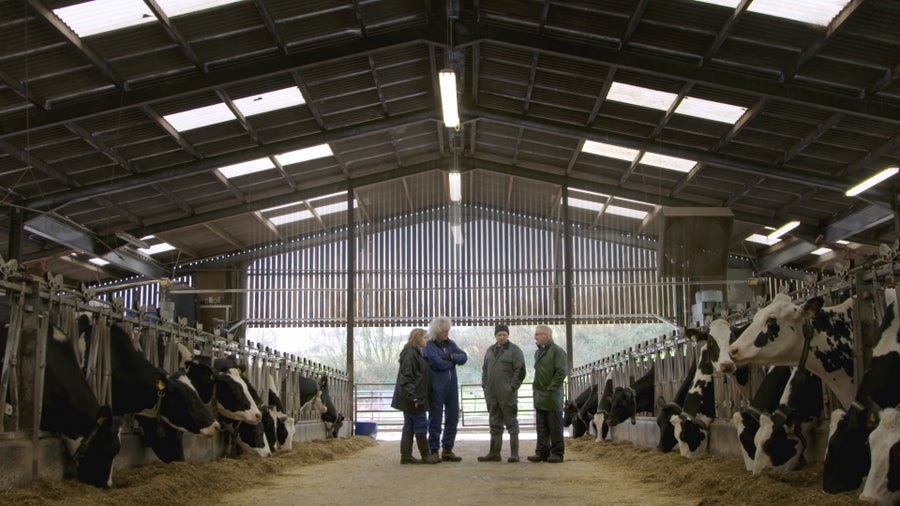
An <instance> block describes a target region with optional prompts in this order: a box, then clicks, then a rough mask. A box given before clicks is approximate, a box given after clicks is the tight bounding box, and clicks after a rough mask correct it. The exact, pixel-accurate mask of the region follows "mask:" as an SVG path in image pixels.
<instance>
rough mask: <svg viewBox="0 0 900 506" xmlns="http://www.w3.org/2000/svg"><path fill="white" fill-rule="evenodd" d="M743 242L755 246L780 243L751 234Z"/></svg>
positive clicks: (778, 240) (777, 240)
mask: <svg viewBox="0 0 900 506" xmlns="http://www.w3.org/2000/svg"><path fill="white" fill-rule="evenodd" d="M744 240H745V241H749V242H755V243H757V244H764V245H766V246H771V245H773V244H775V243H777V242H781V239H775V240H770V239H769V237H768V236H765V235H762V234H752V235H750V236H748V237H747V238H746V239H744Z"/></svg>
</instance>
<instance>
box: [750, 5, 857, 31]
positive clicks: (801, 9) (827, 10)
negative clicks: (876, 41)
mask: <svg viewBox="0 0 900 506" xmlns="http://www.w3.org/2000/svg"><path fill="white" fill-rule="evenodd" d="M849 3H850V0H753V2H752V3H750V7H747V10H748V11H749V12H756V13H759V14H767V15H769V16H775V17H779V18H783V19H790V20H794V21H800V22H801V23H810V24H813V25H819V26H828V24H829V23H831V20H832V19H834V17H835V16H837V15H838V14H840V13H841V11H842V10H844V7H846V6H847V4H849Z"/></svg>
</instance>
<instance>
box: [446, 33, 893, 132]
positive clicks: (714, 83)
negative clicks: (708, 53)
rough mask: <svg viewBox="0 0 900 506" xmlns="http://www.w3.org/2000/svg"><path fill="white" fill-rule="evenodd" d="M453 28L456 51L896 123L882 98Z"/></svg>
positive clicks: (554, 41)
mask: <svg viewBox="0 0 900 506" xmlns="http://www.w3.org/2000/svg"><path fill="white" fill-rule="evenodd" d="M459 25H460V24H457V25H456V30H455V33H454V34H453V37H454V40H455V41H456V47H462V46H467V45H476V44H482V43H492V44H498V45H507V46H515V47H519V48H529V49H532V50H535V51H546V52H550V53H555V54H558V55H559V56H560V57H562V58H577V59H582V60H585V61H589V62H593V63H597V64H601V65H614V66H616V67H619V68H622V69H629V70H634V71H637V72H641V73H644V74H648V75H654V76H659V77H665V78H669V79H673V78H674V79H679V80H682V81H688V82H694V83H697V84H703V85H705V86H709V87H712V88H718V89H724V90H731V91H736V92H741V93H747V94H751V95H757V96H764V97H769V98H773V99H777V100H783V101H785V102H789V103H794V104H801V105H806V106H814V107H818V108H822V109H826V110H829V111H832V112H844V113H847V114H852V115H854V116H860V117H864V118H869V119H875V120H878V121H883V122H887V123H891V124H893V125H900V106H898V105H894V104H886V103H885V102H884V101H882V100H874V99H868V98H865V99H862V98H857V97H853V96H849V95H843V94H840V93H834V92H830V91H827V90H824V89H821V88H816V87H813V86H807V85H802V84H796V83H783V82H778V81H777V80H773V79H765V78H761V77H754V76H752V75H749V74H747V73H740V72H734V71H729V70H725V69H714V68H707V67H698V66H697V65H695V64H692V63H687V62H683V61H679V60H676V59H673V58H665V57H660V56H653V55H648V54H642V53H639V52H636V51H630V50H624V49H623V50H616V49H612V48H608V47H604V46H601V45H598V44H587V43H583V42H579V41H576V40H562V39H558V40H557V39H552V38H549V37H535V36H534V35H533V34H530V33H525V32H519V31H515V30H511V29H507V28H501V27H497V26H486V25H484V24H479V23H474V22H469V23H463V24H462V25H463V26H459Z"/></svg>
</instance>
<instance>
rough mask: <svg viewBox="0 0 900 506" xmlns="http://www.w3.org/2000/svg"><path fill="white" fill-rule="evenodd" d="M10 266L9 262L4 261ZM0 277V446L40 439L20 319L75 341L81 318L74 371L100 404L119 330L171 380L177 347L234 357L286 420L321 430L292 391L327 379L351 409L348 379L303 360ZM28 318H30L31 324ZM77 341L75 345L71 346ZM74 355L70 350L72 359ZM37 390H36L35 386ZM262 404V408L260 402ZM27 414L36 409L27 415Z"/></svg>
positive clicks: (20, 277) (70, 291)
mask: <svg viewBox="0 0 900 506" xmlns="http://www.w3.org/2000/svg"><path fill="white" fill-rule="evenodd" d="M10 262H11V263H13V262H15V261H14V260H13V261H10ZM0 264H2V265H3V267H4V268H3V269H0V291H2V298H3V299H6V300H3V301H2V304H0V306H3V312H4V313H7V314H4V315H2V316H3V317H5V321H4V323H7V322H8V326H7V327H6V330H7V332H6V339H5V340H4V342H5V346H3V347H2V349H0V352H2V353H3V357H2V359H3V362H2V364H3V370H2V374H0V406H2V407H3V413H2V416H0V439H5V440H13V439H20V438H23V437H25V434H26V433H27V432H32V433H39V432H40V431H39V430H35V429H36V428H37V427H39V425H40V424H39V421H37V420H36V415H35V414H36V413H39V412H40V399H39V398H38V399H33V398H25V396H28V397H34V395H33V392H40V383H39V381H40V380H39V379H38V378H31V377H29V378H25V377H21V374H20V371H21V370H22V367H21V366H22V363H21V362H20V357H19V354H18V351H19V344H21V336H22V333H23V332H22V331H23V328H22V326H23V321H26V318H25V316H26V315H42V314H46V315H48V317H47V318H41V319H42V320H44V323H45V324H50V325H54V326H56V327H58V328H59V329H60V330H61V331H62V332H65V333H66V334H67V335H69V336H72V335H78V332H79V328H78V320H79V317H82V318H87V320H88V321H89V322H90V323H91V328H92V331H91V334H90V337H91V339H90V341H91V342H92V343H93V344H92V346H91V348H90V352H89V353H87V354H85V356H84V357H82V356H81V355H80V354H79V353H76V355H78V356H79V358H80V359H81V360H80V362H81V363H80V364H79V365H80V366H82V367H83V368H84V369H85V371H86V379H87V380H88V382H89V384H90V385H91V387H92V389H93V390H94V393H95V395H96V397H97V399H98V400H99V401H100V402H101V403H102V404H109V403H110V401H111V395H110V392H111V390H110V389H111V385H110V357H109V348H108V340H109V326H110V325H114V324H117V325H121V327H122V328H123V330H125V332H126V333H127V334H128V335H129V336H131V339H132V342H133V344H134V345H135V347H136V348H137V349H138V350H140V351H141V352H142V353H143V354H144V356H145V357H146V358H147V359H148V361H150V362H151V363H153V364H154V365H156V366H159V367H161V368H163V369H165V370H166V371H167V372H168V373H172V372H174V371H175V369H177V368H178V367H179V365H180V357H179V353H178V348H177V345H178V344H183V345H184V346H186V347H187V348H188V349H189V350H193V353H194V355H195V356H198V357H200V358H203V359H208V360H210V361H212V360H214V359H216V358H222V357H225V356H227V355H234V356H235V357H236V358H237V359H238V360H239V361H240V362H241V363H242V364H243V365H244V366H245V375H246V377H247V379H249V380H250V381H251V382H252V383H253V384H254V386H255V387H256V389H257V391H258V392H259V394H260V395H261V397H262V398H263V399H265V397H266V396H267V391H268V377H269V376H272V378H273V380H274V384H275V385H276V387H280V388H279V391H278V392H277V393H278V394H279V396H280V397H281V399H282V401H283V403H284V405H285V410H286V413H287V415H288V416H292V417H294V419H295V420H296V421H297V422H298V424H312V423H318V424H321V423H322V421H321V419H320V417H319V413H317V412H313V411H312V410H311V408H305V409H304V408H303V407H302V405H301V402H300V392H299V389H298V388H293V386H294V384H295V383H297V380H298V378H299V376H304V377H309V378H313V379H319V378H322V377H325V378H327V385H328V389H329V393H330V396H331V398H332V400H333V402H334V404H335V406H336V407H337V409H338V410H339V411H340V412H342V413H349V412H350V411H351V409H352V397H351V390H350V385H349V378H348V375H347V374H346V373H345V372H344V371H340V370H337V369H335V368H332V367H328V366H324V365H322V364H318V363H315V362H312V361H310V360H308V359H306V358H302V357H298V356H294V355H291V354H286V353H281V352H279V351H277V350H271V349H268V348H265V347H262V346H260V345H258V344H253V343H249V342H245V341H244V340H243V339H236V338H235V337H234V336H233V335H231V334H224V333H223V334H213V333H210V332H205V331H203V330H202V329H200V328H195V327H192V326H189V325H187V324H186V322H185V321H183V320H182V321H172V320H170V319H168V318H166V315H160V314H158V313H155V312H152V311H148V310H147V309H146V308H139V309H128V310H126V309H125V308H123V307H121V300H114V301H108V300H100V299H97V298H96V297H95V293H94V292H93V290H91V289H87V288H83V287H82V288H80V289H76V288H72V287H67V286H63V282H62V277H61V276H56V277H54V276H52V275H48V276H46V277H45V278H42V277H38V276H33V275H29V274H25V273H23V272H21V271H20V270H19V269H18V268H16V267H15V266H14V265H13V266H11V265H10V263H4V262H3V261H2V259H0ZM33 319H34V318H30V320H33ZM75 341H76V340H74V339H73V343H74V342H75ZM78 351H80V350H77V349H76V352H78ZM35 382H38V383H35ZM263 402H265V401H263ZM32 406H35V407H34V408H32Z"/></svg>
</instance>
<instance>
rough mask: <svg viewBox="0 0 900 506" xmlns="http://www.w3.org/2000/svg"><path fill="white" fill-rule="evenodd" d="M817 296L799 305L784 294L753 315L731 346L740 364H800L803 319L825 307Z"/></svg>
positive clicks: (730, 350)
mask: <svg viewBox="0 0 900 506" xmlns="http://www.w3.org/2000/svg"><path fill="white" fill-rule="evenodd" d="M822 303H823V300H822V298H821V297H816V298H814V299H811V300H810V301H808V302H807V303H806V304H805V305H804V306H798V305H797V304H794V303H793V302H792V301H791V298H790V297H788V296H787V295H785V294H783V293H779V294H778V295H776V296H775V297H774V298H773V299H772V302H770V303H769V304H768V305H767V306H766V307H764V308H762V309H760V310H759V311H757V313H756V314H755V315H753V320H752V321H751V322H750V325H748V326H747V328H746V329H744V331H743V332H741V335H740V336H739V337H738V338H737V340H736V341H735V342H734V343H733V344H731V346H729V348H728V350H729V352H730V354H731V357H732V358H733V359H734V360H735V361H736V362H738V363H782V362H786V363H789V364H790V363H797V362H798V361H799V360H800V355H801V354H802V352H803V324H804V320H805V319H807V318H809V317H810V316H811V315H812V314H815V313H816V312H818V311H819V310H820V309H821V308H822Z"/></svg>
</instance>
